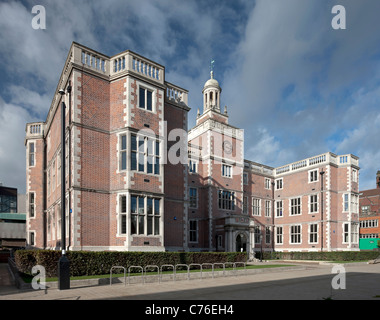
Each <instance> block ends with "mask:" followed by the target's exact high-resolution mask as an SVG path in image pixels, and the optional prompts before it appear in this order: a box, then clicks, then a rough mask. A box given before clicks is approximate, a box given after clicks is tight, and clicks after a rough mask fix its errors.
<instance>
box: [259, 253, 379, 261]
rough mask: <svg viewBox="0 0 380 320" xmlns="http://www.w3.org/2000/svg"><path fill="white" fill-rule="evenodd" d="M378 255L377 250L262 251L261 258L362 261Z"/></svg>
mask: <svg viewBox="0 0 380 320" xmlns="http://www.w3.org/2000/svg"><path fill="white" fill-rule="evenodd" d="M379 255H380V252H379V251H331V252H272V253H271V252H264V254H263V259H281V260H319V261H360V260H363V261H364V260H373V259H376V258H377V257H379Z"/></svg>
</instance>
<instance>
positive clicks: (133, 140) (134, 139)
mask: <svg viewBox="0 0 380 320" xmlns="http://www.w3.org/2000/svg"><path fill="white" fill-rule="evenodd" d="M131 149H132V150H133V151H137V137H136V136H135V135H132V136H131Z"/></svg>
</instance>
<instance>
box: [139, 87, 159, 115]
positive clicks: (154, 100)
mask: <svg viewBox="0 0 380 320" xmlns="http://www.w3.org/2000/svg"><path fill="white" fill-rule="evenodd" d="M136 85H137V89H136V99H137V103H136V105H137V108H138V109H140V110H145V111H146V112H151V113H154V114H156V113H157V109H158V107H157V102H158V101H157V90H158V88H156V87H154V86H152V85H149V84H148V83H146V82H141V81H138V80H137V81H136ZM140 88H141V89H145V90H149V91H151V92H152V110H148V109H147V107H146V99H147V95H146V94H145V107H140Z"/></svg>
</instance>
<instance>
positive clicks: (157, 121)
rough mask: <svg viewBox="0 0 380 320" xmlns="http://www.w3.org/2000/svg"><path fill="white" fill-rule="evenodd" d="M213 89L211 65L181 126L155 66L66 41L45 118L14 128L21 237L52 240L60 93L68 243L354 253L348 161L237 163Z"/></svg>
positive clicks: (236, 143) (179, 97) (57, 225)
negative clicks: (20, 160) (19, 154)
mask: <svg viewBox="0 0 380 320" xmlns="http://www.w3.org/2000/svg"><path fill="white" fill-rule="evenodd" d="M69 86H70V87H71V93H66V95H64V96H63V97H61V95H60V94H59V93H58V91H59V90H60V89H65V92H67V88H68V87H69ZM221 92H222V89H221V88H220V86H219V83H218V81H217V80H215V79H214V78H213V73H211V78H210V79H209V80H208V81H207V82H206V83H205V85H204V88H203V91H202V93H203V112H202V113H200V111H198V116H197V122H196V126H195V127H194V128H192V129H191V130H190V131H188V128H187V122H188V120H187V115H188V111H189V110H190V108H189V106H188V101H187V97H188V92H187V91H186V90H185V89H182V88H180V87H178V86H176V85H173V84H171V83H169V82H167V81H166V80H165V67H164V66H162V65H160V64H158V63H156V62H153V61H151V60H149V59H146V58H144V57H142V56H140V55H138V54H136V53H134V52H132V51H125V52H122V53H120V54H118V55H115V56H112V57H109V56H106V55H104V54H101V53H99V52H96V51H94V50H92V49H89V48H86V47H84V46H82V45H80V44H78V43H73V44H72V46H71V48H70V52H69V55H68V57H67V60H66V63H65V65H64V68H63V71H62V74H61V77H60V80H59V83H58V85H57V89H56V92H55V95H54V98H53V101H52V104H51V107H50V110H49V113H48V115H47V118H46V120H45V121H44V122H38V123H29V124H27V126H26V140H25V145H26V152H27V170H26V171H27V172H26V173H27V194H28V199H29V208H33V210H29V211H28V218H27V232H28V242H29V245H30V246H33V247H38V248H58V247H60V229H61V218H60V217H61V213H60V203H61V196H60V195H61V187H62V186H61V157H60V153H61V140H60V139H61V138H60V134H61V132H60V127H61V116H60V114H61V111H60V108H61V101H62V99H63V101H64V102H65V104H66V106H67V108H66V145H65V150H66V159H65V167H66V173H67V174H66V186H65V188H66V200H65V201H66V208H67V212H66V226H67V227H66V244H67V247H68V249H70V250H130V251H132V250H133V251H143V250H156V251H157V250H161V251H163V250H172V251H173V250H176V251H178V250H185V251H188V250H192V251H206V250H207V251H209V250H211V251H215V250H216V251H235V250H238V251H240V250H249V252H250V253H252V252H253V251H255V250H256V251H257V250H261V248H263V250H277V251H279V250H282V251H288V250H292V251H297V250H298V251H311V250H315V251H317V250H357V249H358V232H359V231H358V220H359V218H358V213H359V211H358V202H359V201H358V197H359V196H358V194H359V192H358V177H359V173H358V171H359V163H358V158H357V157H355V156H353V155H343V156H337V155H334V154H332V153H325V154H323V155H319V156H316V157H311V158H308V159H305V160H301V161H298V162H295V163H292V164H289V165H285V166H282V167H280V168H271V167H269V166H265V165H262V164H258V163H255V162H252V161H249V160H245V159H244V132H243V130H242V129H239V128H236V127H234V126H232V125H230V124H229V123H228V113H227V107H225V108H224V109H223V110H222V108H221V107H220V101H221ZM260 236H261V237H260Z"/></svg>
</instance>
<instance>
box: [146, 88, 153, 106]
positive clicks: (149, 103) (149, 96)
mask: <svg viewBox="0 0 380 320" xmlns="http://www.w3.org/2000/svg"><path fill="white" fill-rule="evenodd" d="M146 93H147V97H146V108H147V110H150V111H152V91H149V90H147V91H146Z"/></svg>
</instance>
